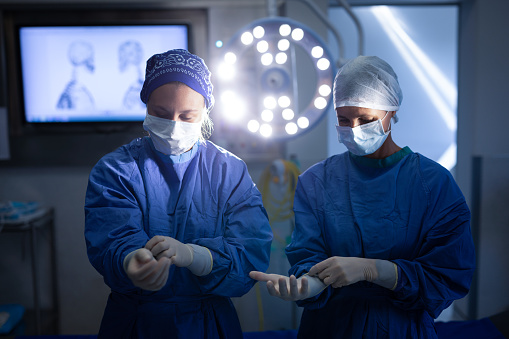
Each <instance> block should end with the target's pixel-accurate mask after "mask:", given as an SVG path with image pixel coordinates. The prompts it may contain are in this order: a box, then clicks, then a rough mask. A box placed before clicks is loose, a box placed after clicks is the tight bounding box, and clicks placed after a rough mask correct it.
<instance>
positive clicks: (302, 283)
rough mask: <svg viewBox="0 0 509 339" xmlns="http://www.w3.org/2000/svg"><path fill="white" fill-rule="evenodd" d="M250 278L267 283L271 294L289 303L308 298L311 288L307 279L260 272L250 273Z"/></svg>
mask: <svg viewBox="0 0 509 339" xmlns="http://www.w3.org/2000/svg"><path fill="white" fill-rule="evenodd" d="M249 277H251V279H254V280H257V281H264V282H266V283H267V290H268V291H269V294H270V295H272V296H274V297H278V298H281V299H283V300H287V301H296V300H302V299H306V298H308V294H309V288H308V279H307V277H301V278H299V279H297V278H295V276H294V275H291V276H290V277H287V276H284V275H279V274H267V273H263V272H258V271H251V272H249Z"/></svg>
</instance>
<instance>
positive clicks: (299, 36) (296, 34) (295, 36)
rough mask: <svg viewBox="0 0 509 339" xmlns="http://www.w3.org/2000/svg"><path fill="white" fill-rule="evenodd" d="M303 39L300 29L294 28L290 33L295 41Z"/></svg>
mask: <svg viewBox="0 0 509 339" xmlns="http://www.w3.org/2000/svg"><path fill="white" fill-rule="evenodd" d="M303 37H304V31H303V30H302V29H300V28H296V29H294V30H293V31H292V38H293V40H295V41H300V40H302V38H303Z"/></svg>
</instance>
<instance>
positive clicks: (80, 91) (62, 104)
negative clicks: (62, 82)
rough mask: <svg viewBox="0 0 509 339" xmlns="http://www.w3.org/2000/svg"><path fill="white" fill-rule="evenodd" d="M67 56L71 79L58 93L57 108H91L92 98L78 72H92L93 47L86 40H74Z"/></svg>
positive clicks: (92, 106) (92, 104)
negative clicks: (61, 91) (70, 66)
mask: <svg viewBox="0 0 509 339" xmlns="http://www.w3.org/2000/svg"><path fill="white" fill-rule="evenodd" d="M68 58H69V62H70V63H71V65H72V71H71V74H70V77H71V79H70V80H69V82H68V83H67V85H66V86H65V89H64V92H63V93H62V94H61V95H60V99H59V100H58V104H57V109H70V110H78V111H80V110H93V109H94V98H93V97H92V94H91V93H90V91H89V90H88V89H87V87H86V86H85V85H84V84H83V83H81V81H80V74H81V73H82V72H90V73H93V72H94V49H93V48H92V45H91V44H90V43H88V42H85V41H74V42H73V43H72V44H71V45H70V46H69V53H68Z"/></svg>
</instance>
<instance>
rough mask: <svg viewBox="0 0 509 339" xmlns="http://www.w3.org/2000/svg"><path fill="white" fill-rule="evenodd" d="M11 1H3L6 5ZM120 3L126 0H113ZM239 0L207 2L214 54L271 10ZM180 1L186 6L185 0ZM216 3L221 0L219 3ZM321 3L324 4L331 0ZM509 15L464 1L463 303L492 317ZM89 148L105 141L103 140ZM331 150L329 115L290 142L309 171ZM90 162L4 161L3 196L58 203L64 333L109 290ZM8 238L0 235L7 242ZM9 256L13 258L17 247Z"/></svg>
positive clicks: (78, 330)
mask: <svg viewBox="0 0 509 339" xmlns="http://www.w3.org/2000/svg"><path fill="white" fill-rule="evenodd" d="M6 2H7V1H0V6H1V5H2V3H6ZM68 2H69V1H68ZM88 2H90V4H91V5H90V6H94V5H96V4H99V2H97V1H92V0H89V1H88ZM115 2H118V3H119V2H120V1H111V3H115ZM131 2H138V3H143V1H142V0H139V1H124V3H131ZM231 2H232V1H230V2H229V3H231ZM238 2H239V6H231V5H230V6H227V7H221V6H220V5H218V6H212V7H211V8H210V14H209V20H210V21H209V24H210V27H209V30H208V35H209V46H208V47H207V48H206V49H205V51H206V52H207V54H208V55H210V56H211V57H212V56H213V55H215V53H216V52H214V51H215V50H214V47H213V45H212V44H213V40H215V39H216V35H214V34H217V37H219V36H222V37H228V36H229V35H230V34H233V33H234V32H235V31H236V30H237V29H239V28H240V27H242V26H243V25H245V24H247V23H249V22H250V21H252V20H254V19H257V18H259V17H261V16H264V15H266V12H265V7H264V6H265V1H250V3H252V5H251V6H248V5H247V4H246V3H247V2H246V1H241V0H238ZM41 3H42V1H41ZM58 3H65V1H58ZM168 3H171V1H169V2H168ZM174 3H175V4H176V5H177V6H182V3H183V2H182V1H174ZM188 3H190V4H192V3H194V2H193V1H188ZM211 3H213V4H220V3H221V1H211ZM292 3H293V2H292ZM319 3H320V4H321V5H323V4H324V3H326V1H320V2H319ZM293 6H295V7H293ZM294 11H296V12H297V13H295V12H294ZM508 12H509V2H507V1H506V0H477V1H474V0H471V1H463V2H462V4H461V11H460V29H459V34H460V49H459V72H458V77H459V106H458V136H457V141H458V164H457V167H456V169H455V171H456V177H457V180H458V183H459V184H460V186H461V188H462V190H463V191H464V193H465V195H466V197H467V200H468V201H469V204H470V206H471V208H472V211H473V213H475V214H476V216H477V217H478V219H479V221H478V222H477V224H475V225H473V227H474V228H475V229H474V231H475V232H476V236H477V238H476V239H477V250H478V263H479V269H478V270H477V273H476V274H477V280H476V286H474V287H475V290H476V291H475V294H474V295H473V298H472V299H473V301H472V300H466V301H465V305H464V306H465V307H464V310H465V312H466V313H470V315H471V316H473V317H482V316H488V315H491V314H495V313H498V312H500V311H503V310H507V309H508V308H509V296H508V294H507V293H509V292H508V291H509V289H507V286H509V276H508V275H509V273H508V270H507V267H509V262H508V260H509V259H508V258H509V253H507V246H506V245H505V244H507V243H508V241H509V214H508V213H509V212H508V211H509V209H507V208H506V207H505V206H504V202H506V201H509V186H508V185H509V153H508V150H507V146H509V143H508V142H507V140H506V139H505V135H507V131H506V130H505V129H504V127H505V126H509V116H508V115H507V114H505V112H506V111H507V108H506V104H505V102H504V99H505V98H506V97H507V95H506V93H505V92H506V90H507V83H506V81H507V80H506V79H509V66H508V65H507V62H506V60H509V45H508V44H507V43H504V40H503V39H504V38H505V37H507V36H508V35H509V25H508V23H507V20H506V19H505V18H504V13H508ZM288 13H289V14H291V15H292V16H294V17H293V18H295V19H297V20H302V21H304V22H306V24H309V21H310V20H311V23H310V24H309V25H310V26H312V28H313V29H316V30H317V31H319V32H322V31H323V30H324V28H323V27H322V26H320V25H318V24H317V23H316V22H315V19H313V18H312V15H310V14H309V11H308V10H307V9H305V8H304V7H303V6H302V5H300V4H295V5H292V8H290V9H289V12H288ZM225 22H227V23H228V25H226V24H225ZM208 55H207V56H208ZM2 71H4V70H2ZM212 118H214V117H212ZM423 118H425V117H423ZM425 132H426V131H423V133H425ZM56 142H57V143H58V142H64V143H65V142H66V141H65V140H60V141H56ZM88 146H89V147H98V145H97V144H93V145H88ZM326 148H327V131H326V119H324V120H323V121H322V122H321V123H320V125H318V126H317V127H316V128H315V129H314V130H313V131H311V132H309V133H308V134H305V135H304V136H302V137H301V138H298V139H295V140H293V141H292V142H290V143H289V144H288V145H287V147H286V154H289V153H290V152H295V153H297V154H298V155H299V157H300V158H301V160H303V161H302V162H303V166H302V168H303V169H306V168H307V167H309V165H310V164H311V163H314V162H316V161H319V160H322V158H324V157H325V156H326V152H327V150H326ZM286 154H282V156H286ZM475 159H481V161H480V162H481V166H480V168H481V169H483V171H482V173H481V174H480V175H478V174H477V173H478V172H476V171H474V166H473V165H472V164H473V163H476V161H477V163H478V162H479V160H475ZM92 165H93V164H89V165H84V166H65V165H59V166H43V165H37V166H31V165H30V164H24V165H23V166H14V167H13V166H6V165H4V164H2V163H1V162H0V200H2V201H3V200H20V201H27V200H35V201H39V202H41V203H44V204H47V205H49V206H53V207H55V212H56V222H55V226H56V231H57V234H56V237H57V244H56V248H57V254H58V257H57V263H58V277H59V282H58V287H59V294H60V311H61V314H60V328H61V333H63V334H90V333H96V332H97V329H98V326H99V322H100V318H101V316H102V312H103V309H104V305H105V302H106V297H107V294H108V289H107V287H106V286H105V285H104V283H103V280H102V278H101V276H99V275H98V274H97V272H95V270H94V269H93V268H92V267H91V266H90V264H89V262H88V259H87V258H86V253H85V243H84V239H83V226H84V221H83V202H84V195H85V189H86V182H87V177H88V173H89V171H90V169H91V166H92ZM266 165H267V161H256V160H252V161H248V166H249V169H250V173H251V175H252V176H253V179H254V180H255V181H256V180H258V178H259V176H260V174H261V172H262V170H263V169H264V168H265V166H266ZM478 167H479V166H478ZM476 204H477V205H476ZM1 238H2V235H1V233H0V241H1ZM2 245H5V243H0V255H2V251H3V250H5V249H6V247H4V246H2ZM7 249H8V250H9V251H12V252H13V253H14V251H17V250H19V251H23V250H26V248H24V242H23V241H16V242H13V243H12V244H11V246H10V247H7ZM11 256H12V257H15V256H16V255H15V253H14V255H11ZM18 259H19V260H18V262H17V263H16V264H19V265H28V264H29V261H28V259H27V258H26V257H24V256H23V255H19V256H18ZM46 268H47V266H44V265H43V266H42V267H41V269H40V271H41V272H45V271H46ZM18 273H19V274H21V276H20V277H14V278H15V280H14V281H15V282H16V284H17V285H12V284H10V285H6V281H9V279H7V278H9V277H12V276H13V275H16V274H18ZM0 277H2V278H1V279H0V302H2V301H4V300H6V299H8V297H9V296H10V294H12V293H13V292H16V290H19V289H22V288H23V289H24V291H28V292H26V293H24V294H23V295H22V296H21V301H23V302H26V304H27V305H28V306H30V305H31V300H30V290H29V284H28V283H27V281H29V279H30V275H29V272H28V271H26V270H20V269H15V270H9V271H5V270H2V271H1V272H0ZM10 281H12V280H10ZM43 287H44V286H43ZM25 288H26V289H25ZM253 300H254V299H253ZM252 308H253V309H255V308H256V306H255V305H253V306H252ZM274 317H275V318H276V316H275V315H274ZM276 319H277V318H276ZM255 321H256V320H255ZM249 326H252V324H250V325H249ZM250 328H251V327H250Z"/></svg>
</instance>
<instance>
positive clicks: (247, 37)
mask: <svg viewBox="0 0 509 339" xmlns="http://www.w3.org/2000/svg"><path fill="white" fill-rule="evenodd" d="M240 41H242V43H243V44H244V45H250V44H251V43H252V42H253V34H251V33H249V32H245V33H244V34H242V36H241V38H240Z"/></svg>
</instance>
